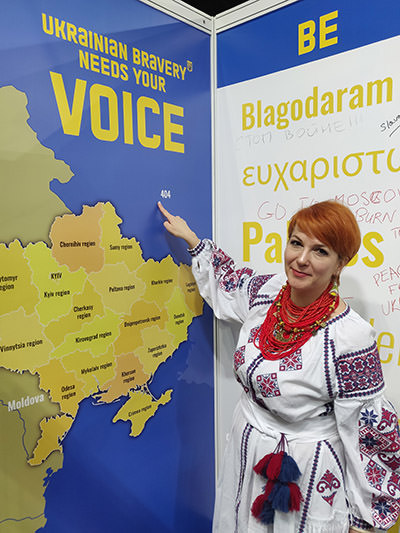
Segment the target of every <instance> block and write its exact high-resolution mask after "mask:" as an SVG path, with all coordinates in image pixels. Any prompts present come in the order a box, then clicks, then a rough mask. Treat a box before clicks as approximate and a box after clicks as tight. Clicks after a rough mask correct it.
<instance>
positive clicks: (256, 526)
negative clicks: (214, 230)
mask: <svg viewBox="0 0 400 533" xmlns="http://www.w3.org/2000/svg"><path fill="white" fill-rule="evenodd" d="M159 208H160V210H161V212H162V213H163V215H164V216H165V217H166V221H165V222H164V226H165V227H166V229H167V230H168V231H169V232H170V233H171V234H172V235H175V236H177V237H181V238H183V239H184V240H185V241H186V242H187V244H188V246H189V252H190V253H191V255H192V256H193V274H194V276H195V278H196V281H197V284H198V286H199V290H200V293H201V294H202V296H203V297H204V298H205V300H206V301H207V302H208V303H209V304H210V305H211V307H212V308H213V310H214V313H215V315H216V316H217V317H218V318H220V319H223V320H231V321H236V322H239V323H241V324H242V326H241V330H240V334H239V340H238V344H237V350H236V352H235V354H234V369H235V374H236V377H237V379H238V381H239V383H241V385H242V386H243V389H244V392H243V394H242V397H241V399H240V401H239V403H238V406H237V407H236V410H235V414H234V420H233V426H232V430H231V433H230V437H229V440H228V443H227V448H226V452H225V456H224V462H223V465H222V471H221V476H220V481H219V484H218V489H217V498H216V506H215V513H214V524H213V530H214V532H218V533H219V532H223V533H234V532H236V533H249V532H251V533H256V532H264V533H265V532H267V533H272V532H273V533H277V532H279V533H348V532H350V533H355V532H356V531H371V530H372V529H373V527H377V528H382V529H388V528H389V527H391V526H392V525H393V524H394V522H395V521H396V519H397V516H398V514H399V509H400V503H399V500H398V498H399V496H400V474H398V473H397V469H398V468H399V467H400V454H399V450H400V438H399V433H398V424H397V416H396V414H395V412H394V409H393V406H392V405H391V404H390V403H389V402H388V401H387V400H386V399H385V397H384V395H383V388H384V383H383V376H382V369H381V365H380V360H379V355H378V350H377V346H376V343H375V341H374V331H373V329H372V328H371V326H370V325H369V324H368V323H367V322H365V321H364V320H363V319H362V318H361V317H360V316H359V315H358V314H357V313H355V312H354V311H353V310H352V309H350V308H349V307H348V306H347V304H346V303H345V302H344V301H343V300H341V298H340V297H339V294H338V289H337V287H338V284H339V277H340V273H341V271H342V269H343V267H344V266H345V265H346V264H347V263H348V262H349V261H350V259H351V258H352V257H353V256H354V255H355V254H356V253H357V251H358V248H359V246H360V241H361V239H360V231H359V228H358V225H357V222H356V221H355V218H354V216H353V214H352V213H351V211H350V210H349V209H347V208H346V207H345V206H343V205H342V204H340V203H338V202H333V201H327V202H321V203H319V204H315V205H312V206H311V207H307V208H305V209H302V210H300V211H299V212H297V213H296V214H295V215H294V216H293V218H292V219H291V221H290V224H289V231H288V233H289V240H288V243H287V246H286V250H285V276H279V275H273V276H267V275H261V276H260V275H256V274H255V273H254V272H253V270H251V269H249V268H241V269H235V266H234V264H233V261H232V259H230V258H229V257H228V256H227V255H226V254H225V253H224V252H223V251H221V250H220V249H218V248H217V247H216V246H215V245H214V244H213V243H212V242H211V241H209V240H202V241H201V240H200V239H199V238H198V237H197V235H196V234H195V233H194V232H193V231H192V230H191V229H190V228H189V226H188V225H187V223H186V222H185V221H184V220H183V219H182V218H180V217H175V216H173V215H171V214H170V213H169V212H168V211H167V210H166V209H164V208H163V206H162V205H161V204H159Z"/></svg>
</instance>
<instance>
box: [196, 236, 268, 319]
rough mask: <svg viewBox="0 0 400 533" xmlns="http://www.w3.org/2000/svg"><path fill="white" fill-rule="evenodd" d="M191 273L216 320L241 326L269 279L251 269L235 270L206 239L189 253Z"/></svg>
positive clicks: (224, 254)
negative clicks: (191, 256) (190, 254)
mask: <svg viewBox="0 0 400 533" xmlns="http://www.w3.org/2000/svg"><path fill="white" fill-rule="evenodd" d="M192 255H193V265H192V271H193V275H194V277H195V279H196V282H197V285H198V287H199V290H200V294H201V295H202V296H203V298H204V299H205V300H206V302H207V303H208V304H209V305H210V306H211V307H212V309H213V311H214V314H215V316H216V317H217V318H221V319H223V320H231V321H237V322H240V323H242V322H244V320H245V319H246V316H247V313H248V311H249V309H250V307H251V303H254V301H255V300H257V296H258V294H259V290H260V287H262V285H264V284H265V283H266V282H267V281H268V280H269V279H270V277H271V276H257V275H256V273H255V272H254V271H253V270H252V269H251V268H246V267H244V268H237V267H236V265H235V263H234V261H233V259H232V258H231V257H229V256H228V255H227V254H226V253H225V252H224V251H223V250H221V249H220V248H217V246H216V245H215V244H214V243H213V242H212V241H209V240H208V239H204V240H203V241H201V243H200V244H199V245H197V247H196V252H194V251H193V253H192Z"/></svg>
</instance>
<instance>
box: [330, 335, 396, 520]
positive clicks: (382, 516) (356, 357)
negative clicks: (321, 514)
mask: <svg viewBox="0 0 400 533" xmlns="http://www.w3.org/2000/svg"><path fill="white" fill-rule="evenodd" d="M362 330H364V331H362ZM360 333H361V334H362V338H363V341H362V342H363V343H364V345H365V347H364V348H360V349H358V350H349V351H345V352H344V353H341V354H339V355H336V357H335V370H336V387H335V388H336V397H335V406H334V409H335V416H336V421H337V427H338V431H339V435H340V437H341V440H342V442H343V447H344V452H345V456H346V472H345V480H346V491H347V496H348V501H349V505H350V521H351V524H352V525H354V526H357V527H362V528H363V529H368V528H372V527H376V528H381V529H388V528H390V527H391V526H392V525H393V524H394V523H395V522H396V520H397V518H398V516H399V512H400V437H399V429H398V420H397V415H396V413H395V410H394V408H393V406H392V405H391V404H390V402H389V401H388V400H387V399H386V398H385V396H384V393H383V388H384V381H383V374H382V368H381V363H380V360H379V353H378V349H377V346H376V343H375V342H374V340H373V332H372V329H371V330H370V331H369V330H366V329H365V327H362V328H361V332H360ZM360 344H361V343H360Z"/></svg>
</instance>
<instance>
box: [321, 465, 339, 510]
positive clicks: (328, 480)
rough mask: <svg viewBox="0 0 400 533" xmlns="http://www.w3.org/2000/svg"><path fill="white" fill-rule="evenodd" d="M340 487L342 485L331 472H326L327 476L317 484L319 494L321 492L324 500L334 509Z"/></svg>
mask: <svg viewBox="0 0 400 533" xmlns="http://www.w3.org/2000/svg"><path fill="white" fill-rule="evenodd" d="M340 486H341V483H340V481H339V480H338V478H337V477H336V476H335V475H334V474H332V472H331V471H330V470H326V471H325V474H324V475H323V476H322V477H321V479H320V480H319V481H318V483H317V492H319V493H320V494H321V496H322V498H323V499H324V500H325V501H326V502H327V503H329V505H330V506H331V507H332V505H333V500H334V498H335V496H336V493H337V489H339V488H340Z"/></svg>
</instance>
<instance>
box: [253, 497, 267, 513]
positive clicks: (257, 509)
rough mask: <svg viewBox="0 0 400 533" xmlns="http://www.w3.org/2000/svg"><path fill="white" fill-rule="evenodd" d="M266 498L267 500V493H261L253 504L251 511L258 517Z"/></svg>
mask: <svg viewBox="0 0 400 533" xmlns="http://www.w3.org/2000/svg"><path fill="white" fill-rule="evenodd" d="M265 500H266V498H265V494H260V495H259V496H257V498H256V499H255V500H254V502H253V505H252V506H251V512H252V515H253V516H255V517H256V518H258V517H259V516H260V514H261V511H262V509H263V506H264V502H265Z"/></svg>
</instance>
